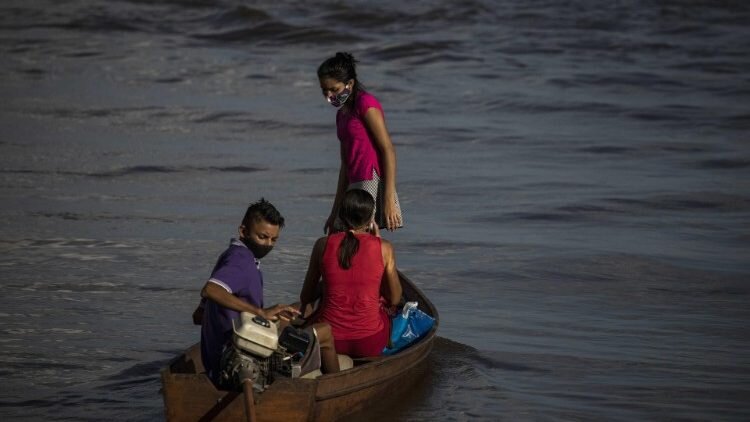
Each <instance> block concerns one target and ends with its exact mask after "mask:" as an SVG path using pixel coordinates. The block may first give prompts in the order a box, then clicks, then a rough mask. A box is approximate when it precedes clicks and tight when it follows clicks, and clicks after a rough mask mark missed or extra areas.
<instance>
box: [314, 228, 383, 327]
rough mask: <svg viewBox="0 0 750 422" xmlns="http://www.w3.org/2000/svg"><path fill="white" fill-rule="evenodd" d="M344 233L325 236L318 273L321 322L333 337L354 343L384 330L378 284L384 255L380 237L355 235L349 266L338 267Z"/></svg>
mask: <svg viewBox="0 0 750 422" xmlns="http://www.w3.org/2000/svg"><path fill="white" fill-rule="evenodd" d="M345 234H346V233H335V234H332V235H330V236H328V242H327V244H326V249H325V251H324V252H323V260H322V262H321V273H322V275H323V283H324V284H323V285H324V289H325V290H324V292H325V293H324V295H323V304H322V313H321V315H320V320H323V321H326V322H328V323H329V324H330V325H331V330H332V331H333V338H335V339H338V340H357V339H361V338H365V337H369V336H371V335H373V334H376V333H378V332H380V330H382V329H383V319H382V317H381V315H380V312H382V311H381V306H380V283H381V280H382V278H383V271H384V266H383V254H382V252H381V250H380V238H379V237H377V236H373V235H371V234H357V235H356V236H357V239H359V249H358V250H357V253H356V255H354V257H353V258H352V261H351V264H352V265H351V267H349V269H347V270H345V269H343V268H341V266H340V265H339V259H338V255H339V254H338V252H339V245H340V244H341V241H342V240H343V239H344V235H345Z"/></svg>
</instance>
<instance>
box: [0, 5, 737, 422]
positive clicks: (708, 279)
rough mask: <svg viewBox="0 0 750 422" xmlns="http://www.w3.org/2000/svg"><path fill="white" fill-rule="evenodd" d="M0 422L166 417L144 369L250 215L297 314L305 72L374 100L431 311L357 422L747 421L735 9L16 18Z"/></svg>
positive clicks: (403, 236) (317, 127)
mask: <svg viewBox="0 0 750 422" xmlns="http://www.w3.org/2000/svg"><path fill="white" fill-rule="evenodd" d="M0 12H2V13H0V51H2V55H3V58H4V60H2V62H0V72H2V73H1V75H2V78H0V98H2V103H1V104H0V125H1V126H0V127H1V128H2V132H1V135H0V199H1V200H2V208H0V216H1V217H2V220H1V221H2V223H1V224H0V252H2V253H0V276H2V280H3V282H2V287H3V304H4V306H3V307H2V309H0V323H1V325H2V328H1V330H2V336H0V362H2V365H0V374H2V387H1V388H0V415H2V416H3V419H10V420H42V419H44V420H75V421H81V420H91V421H100V420H139V421H150V420H155V419H156V420H158V419H160V418H162V414H163V407H162V401H161V396H160V395H159V388H160V384H159V378H158V371H159V369H160V368H162V367H163V366H164V365H165V363H166V362H167V361H168V360H169V359H170V358H172V357H173V356H175V355H176V354H177V353H179V352H180V351H181V350H183V349H184V348H186V347H187V346H188V345H190V344H192V343H194V342H195V341H197V340H198V336H199V333H198V329H197V328H196V327H194V326H192V325H191V323H190V313H191V312H192V310H193V308H194V306H195V304H196V303H197V300H198V291H199V289H200V287H201V286H202V284H203V283H204V282H205V280H206V278H207V276H208V275H209V272H210V270H211V268H212V266H213V263H214V260H215V259H216V257H217V256H218V254H219V253H221V251H222V250H223V248H224V247H225V246H226V244H227V242H228V240H229V238H230V237H231V236H232V235H234V233H235V230H236V226H237V225H238V224H239V220H240V219H241V217H242V214H243V212H244V209H245V206H246V205H247V203H248V202H251V201H254V200H256V199H258V198H259V197H261V196H264V197H266V198H267V199H269V200H271V201H272V202H273V203H275V204H276V205H277V206H278V208H279V209H280V210H281V211H282V213H283V214H284V215H285V217H286V218H287V222H288V225H287V227H286V228H285V229H284V230H283V232H282V238H281V241H280V242H279V245H278V247H277V248H276V249H275V250H274V252H273V253H271V255H269V256H268V258H266V259H264V262H263V268H264V273H265V278H266V280H267V285H266V296H267V300H268V302H284V301H290V300H294V299H295V298H296V296H297V295H298V292H299V289H300V285H301V282H302V278H303V276H304V271H305V269H306V265H307V259H308V256H309V252H310V249H311V247H312V244H313V242H314V240H315V239H316V238H317V237H318V236H320V235H321V234H322V227H323V223H324V221H325V218H326V216H327V213H328V211H329V210H330V204H331V201H332V199H333V189H334V186H335V181H336V176H337V169H338V167H337V166H338V161H337V160H338V158H337V157H338V142H337V140H336V138H335V129H334V110H333V109H332V108H331V107H330V106H328V105H326V104H325V102H324V101H323V98H322V96H321V95H320V93H319V88H318V86H317V80H316V77H315V69H316V67H317V65H318V64H319V63H320V61H321V60H323V59H324V58H326V57H328V56H330V55H332V54H333V53H335V52H336V51H339V50H348V51H351V52H352V53H354V55H355V56H356V57H358V58H359V59H360V60H361V64H360V72H359V73H360V77H361V80H362V82H363V83H364V84H365V85H366V86H367V87H368V88H369V89H370V90H371V91H372V92H373V93H374V94H375V95H376V96H378V98H379V99H380V100H381V102H382V103H383V106H384V108H385V112H386V119H387V123H388V127H389V130H390V132H391V135H392V137H393V140H394V142H395V145H396V150H397V154H398V166H399V167H398V189H399V197H400V199H401V201H402V206H403V209H404V212H405V219H406V228H405V229H403V230H401V231H399V232H397V233H393V234H391V233H388V234H386V235H385V236H386V237H387V238H388V239H390V240H391V241H393V242H394V244H395V246H396V251H397V259H398V265H399V268H400V269H401V270H402V271H403V272H405V273H406V274H407V275H408V276H409V277H410V278H411V279H413V280H414V281H415V282H416V283H417V284H418V285H419V286H420V287H421V288H422V289H423V290H424V292H425V293H426V294H427V295H428V296H429V297H430V299H431V300H432V301H433V302H434V303H435V305H436V306H437V307H438V309H439V311H440V315H441V325H440V331H439V334H440V336H441V338H440V339H438V341H437V343H436V345H435V349H434V353H433V354H432V355H431V358H430V362H429V365H428V367H427V369H426V371H425V372H423V373H422V374H420V380H419V382H418V383H417V387H415V390H414V392H413V394H411V395H409V396H406V397H404V398H403V400H402V403H400V404H397V405H393V406H388V407H387V408H386V407H381V408H376V409H374V410H373V412H372V413H369V414H368V415H363V416H361V417H363V418H364V417H367V418H370V419H372V420H382V419H384V418H388V419H392V420H393V419H395V420H456V421H465V420H498V419H502V420H514V421H515V420H644V419H648V420H667V419H669V420H747V419H749V418H750V405H748V400H747V398H748V397H750V384H748V379H750V357H749V356H750V355H749V354H748V353H747V349H748V347H750V339H749V338H748V330H747V326H748V322H749V320H750V306H748V293H749V292H750V288H749V287H748V275H750V265H749V264H748V262H750V260H748V256H750V254H748V245H749V244H750V224H748V221H750V152H749V150H748V129H750V113H748V104H750V77H749V76H748V75H750V51H749V50H750V45H749V44H748V40H749V39H750V29H748V28H750V26H748V25H747V23H748V22H750V8H749V7H748V6H747V5H745V4H744V3H741V2H711V1H690V2H676V1H675V2H670V1H666V2H651V1H636V2H629V3H628V2H625V3H624V4H621V5H611V4H609V3H606V2H605V3H602V2H593V1H577V2H550V1H527V2H511V1H499V0H498V1H494V2H493V1H471V2H460V3H454V2H440V1H438V2H424V3H418V4H412V3H410V2H390V1H389V2H380V3H378V4H377V5H373V4H371V3H370V2H351V3H350V2H347V3H346V4H344V3H329V2H304V3H303V4H298V2H285V1H274V2H267V3H264V2H253V4H252V6H249V5H243V2H235V1H218V2H214V1H188V0H182V1H180V0H173V1H161V2H159V1H156V2H143V1H94V2H91V1H69V2H54V1H35V2H28V1H26V2H21V1H6V2H3V3H2V5H1V6H0Z"/></svg>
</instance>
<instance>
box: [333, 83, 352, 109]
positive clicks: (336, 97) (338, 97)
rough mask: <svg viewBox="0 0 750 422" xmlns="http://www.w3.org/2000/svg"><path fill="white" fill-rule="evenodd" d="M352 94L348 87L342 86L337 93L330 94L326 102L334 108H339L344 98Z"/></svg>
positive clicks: (344, 100)
mask: <svg viewBox="0 0 750 422" xmlns="http://www.w3.org/2000/svg"><path fill="white" fill-rule="evenodd" d="M351 95H352V91H351V90H350V89H349V88H348V87H344V89H342V90H341V92H339V93H338V94H332V95H331V96H329V97H328V102H329V103H331V105H332V106H334V107H336V108H341V106H343V105H344V103H345V102H346V100H348V99H349V97H350V96H351Z"/></svg>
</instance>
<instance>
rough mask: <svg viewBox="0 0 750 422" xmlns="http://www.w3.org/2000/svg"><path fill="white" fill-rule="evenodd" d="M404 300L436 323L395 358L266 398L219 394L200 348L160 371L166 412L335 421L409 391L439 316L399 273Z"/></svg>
mask: <svg viewBox="0 0 750 422" xmlns="http://www.w3.org/2000/svg"><path fill="white" fill-rule="evenodd" d="M399 276H400V279H401V286H402V287H403V294H404V298H405V299H406V300H407V301H417V302H418V303H419V308H420V309H421V310H422V311H424V312H425V313H427V314H428V315H430V316H432V317H434V318H435V324H434V326H433V327H432V329H431V330H430V332H429V333H427V335H426V336H424V337H423V338H421V339H420V340H419V341H418V342H416V343H415V344H412V345H411V346H409V347H408V348H406V349H404V350H402V351H400V352H398V353H397V354H395V355H393V356H379V357H376V358H366V359H354V367H353V368H351V369H347V370H344V371H341V372H338V373H336V374H327V375H322V376H320V377H318V378H315V379H301V378H296V379H277V380H276V381H274V383H273V384H271V385H270V386H269V387H268V388H267V389H266V390H265V391H264V392H262V393H259V394H258V393H255V394H253V393H252V388H246V389H245V392H244V393H242V392H230V391H222V390H218V389H216V387H214V385H213V384H212V383H211V381H210V380H209V379H208V377H206V375H205V374H204V373H203V372H204V369H203V365H202V364H201V358H200V344H196V345H194V346H192V347H191V348H189V349H188V350H187V351H186V352H185V353H183V354H182V355H180V356H178V357H177V358H175V359H174V360H172V361H171V362H170V364H169V366H168V367H167V368H165V369H163V370H162V372H161V380H162V386H163V389H162V393H163V396H164V410H165V414H166V419H167V421H169V422H176V421H179V422H182V421H217V422H218V421H257V422H273V421H285V422H290V421H333V420H336V419H340V418H342V417H344V416H346V415H351V414H353V413H356V412H360V411H363V410H366V408H367V407H368V406H372V405H374V404H376V403H379V402H380V401H381V400H383V399H387V398H390V397H393V396H394V395H398V394H399V393H401V392H404V391H405V390H406V389H408V388H409V387H410V386H411V384H412V383H413V381H414V379H415V377H414V376H413V375H414V374H415V373H418V370H419V368H420V366H421V364H423V363H425V358H426V357H427V355H428V354H429V353H430V351H431V350H432V345H433V341H434V339H435V332H436V330H437V327H438V313H437V310H436V309H435V307H434V305H433V304H432V303H431V302H430V301H429V300H428V299H427V297H426V296H425V295H424V294H423V293H422V292H421V291H420V290H419V289H418V288H417V287H416V286H415V285H414V283H412V282H411V281H410V280H409V279H408V278H406V277H405V276H404V275H403V274H402V273H399Z"/></svg>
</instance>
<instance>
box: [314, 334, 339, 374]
mask: <svg viewBox="0 0 750 422" xmlns="http://www.w3.org/2000/svg"><path fill="white" fill-rule="evenodd" d="M313 328H314V329H315V333H316V334H317V335H318V343H320V366H321V372H323V373H324V374H332V373H335V372H338V371H339V357H338V356H337V355H336V346H334V344H333V333H331V326H330V325H328V323H327V322H318V323H316V324H313Z"/></svg>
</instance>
